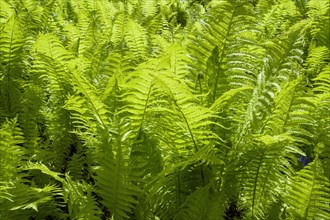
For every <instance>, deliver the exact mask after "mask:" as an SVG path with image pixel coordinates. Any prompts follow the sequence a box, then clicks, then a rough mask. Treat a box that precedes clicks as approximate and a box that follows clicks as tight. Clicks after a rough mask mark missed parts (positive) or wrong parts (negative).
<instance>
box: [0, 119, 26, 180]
mask: <svg viewBox="0 0 330 220" xmlns="http://www.w3.org/2000/svg"><path fill="white" fill-rule="evenodd" d="M0 137H1V138H0V151H1V158H0V164H1V168H2V171H1V177H0V178H1V179H0V180H1V181H7V180H10V179H13V180H14V179H16V178H17V177H18V172H17V171H18V170H17V167H21V166H22V165H23V163H24V162H23V159H24V157H23V155H24V153H25V149H24V148H22V147H21V146H19V145H21V144H22V143H23V142H24V137H23V133H22V131H21V129H20V128H19V127H18V126H17V119H14V120H13V121H11V122H5V123H3V124H2V125H1V127H0Z"/></svg>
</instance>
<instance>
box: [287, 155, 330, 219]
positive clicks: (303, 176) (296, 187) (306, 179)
mask: <svg viewBox="0 0 330 220" xmlns="http://www.w3.org/2000/svg"><path fill="white" fill-rule="evenodd" d="M329 189H330V182H329V179H328V178H327V177H325V176H324V171H323V170H322V167H321V161H320V159H319V158H315V160H314V161H313V162H311V163H310V164H308V166H306V167H304V169H302V170H301V171H299V172H298V173H297V175H296V176H295V177H294V179H293V181H292V183H291V184H290V185H289V188H288V193H289V194H288V195H287V196H286V197H285V201H286V202H287V203H288V204H289V205H290V206H289V208H288V210H287V211H288V213H289V214H290V215H291V216H292V217H293V218H301V219H313V218H320V219H327V218H329V217H330V211H329V204H330V190H329Z"/></svg>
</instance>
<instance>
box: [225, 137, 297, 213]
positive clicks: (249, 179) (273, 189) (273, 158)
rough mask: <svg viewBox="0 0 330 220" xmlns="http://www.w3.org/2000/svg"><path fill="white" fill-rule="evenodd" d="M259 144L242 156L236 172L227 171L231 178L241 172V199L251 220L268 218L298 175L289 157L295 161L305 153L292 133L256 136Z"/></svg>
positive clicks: (239, 178) (239, 180) (239, 175)
mask: <svg viewBox="0 0 330 220" xmlns="http://www.w3.org/2000/svg"><path fill="white" fill-rule="evenodd" d="M255 141H256V144H257V145H256V146H255V147H254V148H252V149H250V150H247V151H246V152H245V153H244V154H242V156H241V157H239V159H238V161H237V162H238V164H236V165H234V166H233V167H235V170H232V168H230V169H229V170H228V171H227V172H228V175H229V176H230V175H233V173H236V172H237V173H236V174H235V175H236V177H238V179H237V181H238V184H239V187H240V188H241V192H240V196H239V198H240V201H241V202H242V203H243V207H246V208H247V209H248V216H249V218H251V219H264V215H265V213H264V210H268V208H270V205H271V204H272V203H273V202H275V201H276V200H277V198H278V197H279V196H280V195H281V194H280V193H279V192H281V191H283V190H284V186H285V185H286V183H287V182H288V180H289V178H290V177H291V176H292V175H293V173H294V171H293V168H292V167H291V165H290V163H289V161H288V159H287V158H294V159H295V157H294V154H296V153H300V154H302V152H301V151H300V150H299V149H298V148H297V147H295V146H294V145H292V143H293V139H292V137H291V136H289V135H288V134H281V135H278V136H269V135H265V136H256V138H255ZM258 143H259V144H258ZM234 160H235V159H234ZM239 161H241V162H239ZM234 163H235V162H234ZM229 167H232V166H229Z"/></svg>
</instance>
